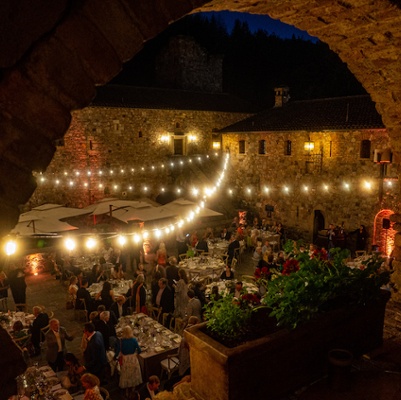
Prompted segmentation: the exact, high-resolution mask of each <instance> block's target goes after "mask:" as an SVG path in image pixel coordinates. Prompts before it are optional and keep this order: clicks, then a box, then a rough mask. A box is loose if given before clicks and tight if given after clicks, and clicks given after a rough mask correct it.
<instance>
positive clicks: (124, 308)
mask: <svg viewBox="0 0 401 400" xmlns="http://www.w3.org/2000/svg"><path fill="white" fill-rule="evenodd" d="M110 311H113V312H114V314H115V315H116V317H117V318H120V317H124V316H126V315H127V314H128V305H127V301H126V299H125V297H124V296H118V297H116V301H115V302H114V303H113V304H112V305H111V307H110Z"/></svg>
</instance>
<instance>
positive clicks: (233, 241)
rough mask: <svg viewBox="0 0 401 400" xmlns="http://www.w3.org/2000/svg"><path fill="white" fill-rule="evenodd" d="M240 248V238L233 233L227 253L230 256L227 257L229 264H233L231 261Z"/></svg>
mask: <svg viewBox="0 0 401 400" xmlns="http://www.w3.org/2000/svg"><path fill="white" fill-rule="evenodd" d="M239 248H240V243H239V240H238V235H233V236H231V239H230V244H229V245H228V248H227V254H228V258H227V264H228V265H231V262H232V260H233V258H234V256H235V250H236V249H239Z"/></svg>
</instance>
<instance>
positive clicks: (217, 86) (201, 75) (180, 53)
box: [156, 36, 223, 93]
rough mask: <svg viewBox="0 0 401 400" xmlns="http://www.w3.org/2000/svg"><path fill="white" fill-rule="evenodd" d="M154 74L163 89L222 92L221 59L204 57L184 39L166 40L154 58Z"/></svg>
mask: <svg viewBox="0 0 401 400" xmlns="http://www.w3.org/2000/svg"><path fill="white" fill-rule="evenodd" d="M156 73H157V79H158V81H159V82H160V83H161V84H162V85H163V86H167V87H172V88H176V89H185V90H195V91H202V92H209V93H221V92H222V91H223V87H222V82H223V58H222V57H219V56H213V55H210V54H208V53H207V52H206V51H205V50H203V49H202V48H201V47H200V46H199V44H197V43H196V42H195V41H194V40H193V39H192V38H189V37H186V36H178V37H174V38H172V39H171V40H170V42H169V44H168V46H167V47H166V48H165V49H164V50H163V51H162V52H161V54H160V55H159V57H158V59H157V66H156Z"/></svg>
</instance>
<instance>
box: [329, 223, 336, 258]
mask: <svg viewBox="0 0 401 400" xmlns="http://www.w3.org/2000/svg"><path fill="white" fill-rule="evenodd" d="M335 236H336V233H335V232H334V225H333V224H330V225H329V229H328V231H327V241H328V244H327V249H328V250H329V252H330V249H332V248H333V247H334V238H335Z"/></svg>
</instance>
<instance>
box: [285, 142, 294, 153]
mask: <svg viewBox="0 0 401 400" xmlns="http://www.w3.org/2000/svg"><path fill="white" fill-rule="evenodd" d="M291 146H292V143H291V140H286V141H285V142H284V155H285V156H290V155H291Z"/></svg>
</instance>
